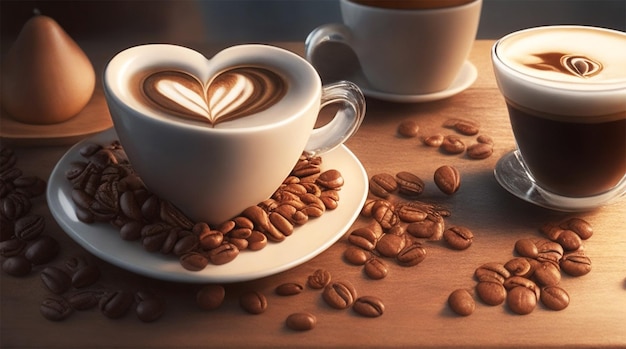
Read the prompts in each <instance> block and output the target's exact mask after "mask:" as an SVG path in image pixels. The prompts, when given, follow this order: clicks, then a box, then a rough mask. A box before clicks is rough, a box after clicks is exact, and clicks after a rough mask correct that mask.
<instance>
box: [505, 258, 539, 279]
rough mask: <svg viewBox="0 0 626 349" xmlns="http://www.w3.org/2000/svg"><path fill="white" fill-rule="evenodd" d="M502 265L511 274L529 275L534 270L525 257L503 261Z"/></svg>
mask: <svg viewBox="0 0 626 349" xmlns="http://www.w3.org/2000/svg"><path fill="white" fill-rule="evenodd" d="M504 267H505V268H506V270H508V271H509V272H510V273H511V275H512V276H524V277H527V276H530V275H531V274H532V273H533V272H534V270H533V268H532V266H531V264H530V262H529V261H528V259H527V258H525V257H516V258H513V259H511V260H509V261H508V262H506V263H504Z"/></svg>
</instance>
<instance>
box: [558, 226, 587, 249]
mask: <svg viewBox="0 0 626 349" xmlns="http://www.w3.org/2000/svg"><path fill="white" fill-rule="evenodd" d="M556 242H558V243H559V245H561V246H563V250H565V251H576V250H578V249H579V248H580V247H581V246H582V244H583V242H582V239H581V238H580V235H578V234H576V233H575V232H574V231H573V230H569V229H566V230H563V231H562V232H561V234H559V236H558V237H557V238H556Z"/></svg>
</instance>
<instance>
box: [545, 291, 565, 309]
mask: <svg viewBox="0 0 626 349" xmlns="http://www.w3.org/2000/svg"><path fill="white" fill-rule="evenodd" d="M541 303H543V305H545V306H546V308H548V309H551V310H563V309H565V308H567V306H568V305H569V294H568V293H567V291H565V290H564V289H562V288H561V287H559V286H547V287H544V288H543V289H542V290H541Z"/></svg>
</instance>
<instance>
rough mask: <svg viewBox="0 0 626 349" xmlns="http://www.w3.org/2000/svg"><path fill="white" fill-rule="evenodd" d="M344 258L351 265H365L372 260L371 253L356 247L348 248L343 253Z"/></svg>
mask: <svg viewBox="0 0 626 349" xmlns="http://www.w3.org/2000/svg"><path fill="white" fill-rule="evenodd" d="M343 258H344V259H345V260H346V261H347V262H348V263H350V264H354V265H363V264H365V262H367V260H368V259H370V258H371V253H370V252H368V251H365V250H364V249H362V248H359V247H356V246H348V247H347V248H346V250H345V251H344V252H343Z"/></svg>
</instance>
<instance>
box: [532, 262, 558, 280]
mask: <svg viewBox="0 0 626 349" xmlns="http://www.w3.org/2000/svg"><path fill="white" fill-rule="evenodd" d="M533 279H534V280H535V281H536V282H537V283H538V284H539V285H541V286H554V285H558V284H559V283H560V282H561V271H560V270H559V266H558V264H554V263H549V262H544V263H541V264H539V266H538V267H537V268H536V269H535V271H534V273H533Z"/></svg>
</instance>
